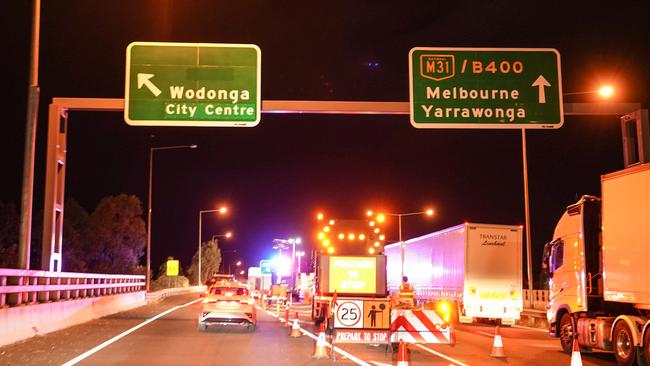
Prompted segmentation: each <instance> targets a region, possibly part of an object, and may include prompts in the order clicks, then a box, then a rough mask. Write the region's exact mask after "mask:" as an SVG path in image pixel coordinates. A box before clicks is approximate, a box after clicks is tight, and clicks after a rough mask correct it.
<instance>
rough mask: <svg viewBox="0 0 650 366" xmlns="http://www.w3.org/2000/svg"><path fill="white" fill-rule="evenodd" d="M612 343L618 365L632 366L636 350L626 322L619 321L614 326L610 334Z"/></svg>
mask: <svg viewBox="0 0 650 366" xmlns="http://www.w3.org/2000/svg"><path fill="white" fill-rule="evenodd" d="M612 343H613V345H614V356H615V357H616V361H618V364H619V365H621V366H630V365H634V363H635V362H636V352H637V349H636V346H635V345H634V338H632V330H630V326H629V325H627V323H626V322H624V321H620V322H618V323H617V324H616V326H615V327H614V333H613V334H612Z"/></svg>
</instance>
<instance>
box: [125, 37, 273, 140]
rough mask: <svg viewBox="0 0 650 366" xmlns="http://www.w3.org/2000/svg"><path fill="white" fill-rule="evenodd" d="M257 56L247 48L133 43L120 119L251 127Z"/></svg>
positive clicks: (256, 106) (255, 118)
mask: <svg viewBox="0 0 650 366" xmlns="http://www.w3.org/2000/svg"><path fill="white" fill-rule="evenodd" d="M260 65H261V51H260V49H259V47H257V46H256V45H251V44H219V43H162V42H133V43H131V44H130V45H129V46H128V48H127V50H126V80H125V92H124V94H125V95H124V120H125V121H126V122H127V123H128V124H130V125H135V126H237V127H252V126H255V125H257V124H258V123H259V121H260V114H261V98H260V84H261V66H260Z"/></svg>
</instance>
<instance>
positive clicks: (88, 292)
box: [0, 268, 145, 308]
mask: <svg viewBox="0 0 650 366" xmlns="http://www.w3.org/2000/svg"><path fill="white" fill-rule="evenodd" d="M144 278H145V276H144V275H113V274H95V273H72V272H48V271H32V270H22V269H5V268H0V308H3V307H13V306H18V305H32V304H39V303H46V302H52V301H65V300H74V299H81V298H89V297H101V296H109V295H115V294H123V293H128V292H137V291H144V285H145V282H144Z"/></svg>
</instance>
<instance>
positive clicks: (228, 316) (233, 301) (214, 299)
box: [198, 282, 257, 332]
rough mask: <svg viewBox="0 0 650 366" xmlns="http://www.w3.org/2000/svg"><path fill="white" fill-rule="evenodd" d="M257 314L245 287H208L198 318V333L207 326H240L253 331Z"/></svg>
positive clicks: (253, 301)
mask: <svg viewBox="0 0 650 366" xmlns="http://www.w3.org/2000/svg"><path fill="white" fill-rule="evenodd" d="M256 324H257V313H256V309H255V300H254V298H253V297H252V296H251V295H250V293H249V292H248V289H247V288H246V286H245V285H242V284H238V283H235V282H231V283H227V284H225V283H220V284H219V285H215V286H212V287H210V289H209V290H208V294H206V295H205V298H204V299H203V303H202V306H201V315H200V316H199V324H198V328H199V331H204V330H206V329H207V327H208V326H212V325H222V326H241V327H246V328H247V329H248V330H249V331H251V332H252V331H255V326H256Z"/></svg>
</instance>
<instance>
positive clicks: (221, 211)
mask: <svg viewBox="0 0 650 366" xmlns="http://www.w3.org/2000/svg"><path fill="white" fill-rule="evenodd" d="M226 212H228V207H226V206H223V207H220V208H219V213H220V214H225V213H226Z"/></svg>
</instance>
